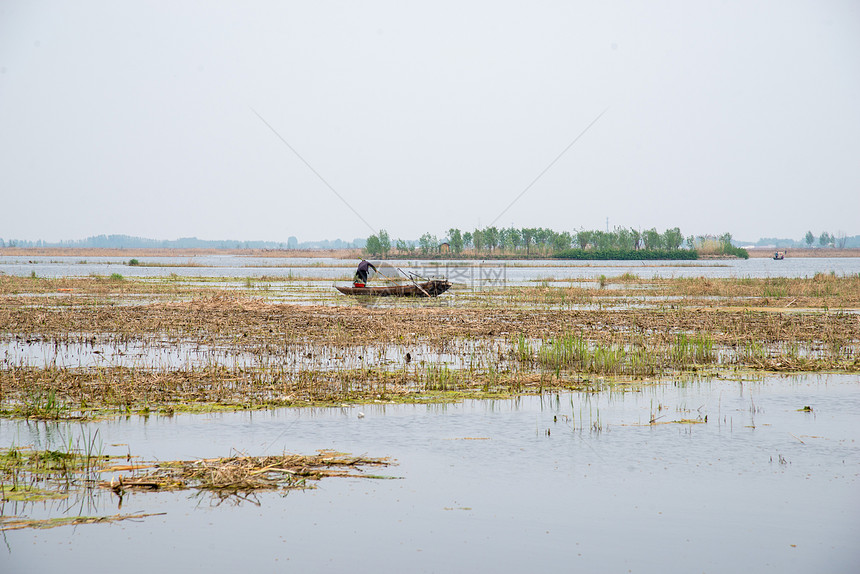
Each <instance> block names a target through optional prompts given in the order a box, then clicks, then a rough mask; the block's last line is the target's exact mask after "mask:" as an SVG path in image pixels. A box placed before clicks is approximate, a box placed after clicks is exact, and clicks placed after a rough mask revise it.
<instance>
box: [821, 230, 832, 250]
mask: <svg viewBox="0 0 860 574" xmlns="http://www.w3.org/2000/svg"><path fill="white" fill-rule="evenodd" d="M818 244H819V245H821V246H822V247H827V245H829V244H830V234H829V233H827V232H826V231H822V232H821V235H820V236H819V237H818Z"/></svg>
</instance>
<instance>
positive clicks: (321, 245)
mask: <svg viewBox="0 0 860 574" xmlns="http://www.w3.org/2000/svg"><path fill="white" fill-rule="evenodd" d="M364 245H365V241H364V239H361V238H357V239H355V240H353V241H352V242H347V241H343V240H342V239H334V240H328V239H326V240H322V241H305V242H302V243H299V241H298V239H296V238H295V237H294V236H290V237H288V238H287V241H286V242H282V241H236V240H232V239H216V240H209V239H197V238H196V237H182V238H180V239H166V240H162V239H147V238H145V237H134V236H131V235H94V236H92V237H87V238H86V239H77V240H71V241H57V242H46V241H42V240H41V239H39V240H36V241H27V240H24V239H10V240H8V241H4V240H3V239H0V247H73V248H88V247H93V248H131V249H141V248H145V249H352V248H356V247H358V248H362V247H364Z"/></svg>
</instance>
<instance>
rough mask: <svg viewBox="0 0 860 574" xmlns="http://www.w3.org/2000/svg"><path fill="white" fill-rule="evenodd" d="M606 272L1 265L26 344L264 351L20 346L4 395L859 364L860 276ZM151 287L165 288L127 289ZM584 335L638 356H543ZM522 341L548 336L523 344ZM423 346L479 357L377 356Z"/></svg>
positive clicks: (462, 386) (142, 399)
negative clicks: (307, 276) (550, 280)
mask: <svg viewBox="0 0 860 574" xmlns="http://www.w3.org/2000/svg"><path fill="white" fill-rule="evenodd" d="M608 283H609V284H610V287H620V288H605V289H600V288H599V287H597V286H595V287H594V288H589V289H583V288H578V287H565V286H557V287H550V286H541V287H524V288H511V289H507V290H501V291H498V292H494V293H489V294H486V295H483V294H479V295H476V296H474V298H470V297H473V296H472V295H471V294H461V295H455V297H458V298H462V299H463V300H464V301H465V303H462V304H458V305H457V306H437V305H432V306H415V307H412V306H410V307H392V308H368V307H364V306H362V305H358V304H356V305H354V306H344V307H332V306H321V305H318V306H303V305H287V304H277V303H270V302H266V301H263V300H260V299H255V298H253V297H250V296H248V295H247V293H243V292H242V291H224V290H223V289H222V290H207V289H205V288H193V289H191V288H187V287H182V286H181V285H173V284H171V283H169V282H168V283H158V284H155V285H153V284H150V283H148V282H140V281H112V280H110V279H99V278H95V279H94V278H87V279H80V280H74V279H64V280H40V279H30V278H10V277H7V278H2V280H0V338H3V337H5V338H6V340H9V339H14V340H15V341H16V344H19V345H23V346H26V345H28V344H30V342H31V341H32V342H34V343H33V344H39V345H44V344H48V345H52V346H59V345H64V344H66V343H76V344H81V345H90V346H93V345H106V346H108V347H111V348H115V349H117V350H119V351H122V349H123V348H124V347H123V346H124V345H127V344H130V343H134V344H137V345H138V346H140V347H143V348H146V347H147V345H153V344H158V345H175V344H182V345H185V346H190V347H193V348H200V349H210V350H216V351H219V352H222V353H224V354H226V355H227V356H229V357H237V356H240V355H241V356H243V357H251V358H252V360H251V361H250V362H247V361H245V362H242V361H239V362H238V363H236V364H231V363H229V361H228V363H227V364H225V363H217V362H216V363H212V364H205V365H204V366H201V365H200V364H193V363H189V364H187V365H167V366H159V365H146V364H144V365H138V366H134V367H132V366H116V365H115V366H110V367H78V368H71V367H57V366H55V365H50V364H49V365H40V366H34V365H30V364H23V363H21V364H16V363H15V362H14V361H12V362H9V361H8V360H7V361H5V363H4V364H2V366H0V409H2V411H3V412H5V413H6V414H7V415H12V416H31V417H39V416H46V417H57V416H65V417H69V416H71V417H74V416H92V415H93V414H96V415H98V414H99V413H100V412H127V413H131V412H140V413H141V414H145V413H148V412H150V410H152V411H153V412H161V413H165V414H169V413H171V412H172V411H173V410H174V409H175V410H182V409H185V410H193V409H195V408H213V406H220V407H226V408H234V409H236V408H261V407H273V406H285V405H303V404H332V403H338V402H352V401H363V400H376V399H380V400H409V401H412V400H433V399H434V397H435V396H436V393H438V392H439V391H456V392H468V393H472V394H476V393H483V394H484V395H485V394H487V393H490V394H492V393H515V392H528V391H530V390H532V389H543V388H548V387H555V388H580V387H582V386H583V385H585V386H587V385H588V384H589V378H590V377H592V376H594V375H603V374H607V375H619V374H634V375H636V376H642V375H646V376H651V375H653V376H664V375H666V374H667V373H671V372H675V371H688V372H697V371H700V370H701V369H702V368H707V369H714V368H735V367H745V368H756V369H772V370H787V371H791V370H821V369H836V370H843V371H851V372H853V371H857V370H860V352H858V348H860V314H858V313H856V312H850V311H849V312H846V311H839V310H837V311H833V309H839V308H840V307H841V308H849V309H850V308H851V306H857V304H858V302H860V278H856V277H854V278H851V277H835V276H831V275H819V276H816V277H814V278H810V279H740V280H738V279H704V278H698V279H671V280H665V279H651V280H644V279H638V278H635V277H631V276H627V277H624V278H616V279H611V278H610V279H609V280H608ZM66 288H71V289H76V290H79V291H80V292H81V293H80V294H79V295H77V296H76V297H78V298H77V299H74V300H73V301H71V302H68V303H65V302H64V300H65V295H63V296H60V297H51V296H48V295H50V294H51V293H53V292H54V291H55V290H58V289H66ZM148 290H155V291H157V292H158V293H159V297H160V298H158V299H155V300H151V302H149V303H145V304H141V303H134V300H133V299H132V300H127V301H125V304H121V305H118V304H115V303H116V301H117V298H118V299H120V300H121V299H122V298H129V297H131V296H133V295H136V294H140V293H146V292H148ZM107 295H110V297H108V296H107ZM80 297H83V300H84V301H86V302H85V303H84V304H81V303H80V301H81V299H80ZM87 297H89V299H87ZM643 297H648V298H650V299H649V300H648V301H644V299H643ZM164 298H166V299H168V300H162V299H164ZM74 301H78V302H77V303H75V302H74ZM640 305H641V307H640ZM682 336H690V337H693V336H696V337H700V338H701V337H704V338H706V340H707V341H706V342H707V345H708V346H713V347H714V349H715V351H714V357H715V358H712V359H709V360H707V361H704V362H701V361H698V360H697V359H695V358H689V357H687V356H686V355H684V357H683V359H682V360H675V359H673V358H672V357H673V355H672V353H673V349H674V347H673V346H677V344H678V338H679V337H682ZM571 337H577V338H580V339H582V340H584V341H585V343H586V344H587V345H588V346H589V347H590V349H591V350H592V351H593V352H594V353H597V354H600V353H603V354H606V353H610V354H612V353H615V354H617V355H619V356H621V357H622V358H621V359H620V360H619V361H616V362H614V363H612V364H610V365H609V366H601V365H603V364H604V363H600V364H597V363H594V362H593V361H592V362H589V363H588V365H589V366H588V367H587V368H585V367H581V366H569V365H558V366H556V367H552V366H550V365H548V364H547V363H546V361H543V362H542V361H537V360H536V355H535V353H536V352H537V351H536V349H538V348H539V347H540V346H541V343H542V342H543V343H546V344H550V343H551V342H552V341H555V340H563V339H570V338H571ZM523 341H526V346H529V345H533V346H534V350H532V351H528V352H521V351H520V350H519V349H518V346H522V345H523V343H522V342H523ZM416 348H421V349H425V350H427V351H428V352H434V353H441V354H445V355H446V356H449V357H455V358H456V359H457V360H458V361H461V362H462V363H463V364H464V365H466V367H462V368H461V367H454V368H449V367H448V366H447V365H440V364H435V363H432V362H431V363H427V364H424V363H422V364H420V365H417V364H416V363H415V362H413V363H412V364H407V363H405V362H401V363H396V364H394V365H391V364H388V363H386V362H385V360H383V359H373V357H374V356H376V357H384V356H385V354H386V352H387V351H388V350H391V349H396V350H397V353H399V355H397V356H400V357H405V355H406V352H407V351H410V350H411V351H412V352H413V353H415V350H416ZM305 355H307V357H305ZM526 355H528V356H526ZM317 357H322V358H321V359H318V358H317ZM338 357H345V358H344V359H342V360H341V359H338ZM470 357H473V358H471V359H470ZM398 360H402V359H398ZM48 397H50V400H48ZM48 404H50V407H49V406H47V405H48ZM58 405H59V406H58Z"/></svg>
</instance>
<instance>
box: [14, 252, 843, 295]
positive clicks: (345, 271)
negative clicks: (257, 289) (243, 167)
mask: <svg viewBox="0 0 860 574" xmlns="http://www.w3.org/2000/svg"><path fill="white" fill-rule="evenodd" d="M141 262H142V263H144V264H159V265H169V266H168V267H146V266H134V267H132V266H129V265H128V264H127V263H128V259H127V258H126V259H124V258H120V257H87V258H86V259H82V258H80V257H54V256H45V257H32V256H8V255H0V273H5V274H7V275H19V276H25V275H30V274H31V273H34V272H35V273H36V275H37V276H39V277H86V276H88V275H91V274H97V275H111V274H113V273H119V274H121V275H123V276H125V277H168V276H170V275H171V274H176V275H179V276H181V277H225V278H230V277H238V278H246V277H261V276H267V277H290V276H293V277H312V278H317V279H331V280H341V279H342V278H343V277H347V278H349V277H351V276H352V273H353V271H354V269H353V268H352V266H353V265H355V264H357V263H358V261H357V260H356V261H350V260H345V259H331V258H318V259H317V258H298V257H297V258H276V257H243V256H241V255H205V256H194V257H146V258H141ZM385 263H387V264H389V265H390V266H391V267H399V268H401V269H404V270H409V271H413V272H417V273H420V274H422V275H433V274H441V275H445V276H447V277H451V278H452V279H453V280H454V281H456V282H457V283H465V284H471V283H474V282H478V281H482V280H483V281H485V282H486V281H490V280H494V279H497V278H498V277H499V270H502V272H501V273H502V274H501V277H502V278H503V279H505V280H506V281H507V282H508V283H510V284H520V283H523V282H528V281H535V280H541V279H545V278H556V279H574V280H575V279H594V278H596V277H599V276H600V275H606V276H607V277H617V276H619V275H622V274H624V273H628V272H629V273H634V274H636V275H638V276H640V277H642V278H645V279H650V278H652V277H700V276H705V277H812V276H813V275H815V274H816V273H831V272H833V273H836V274H837V275H851V274H858V273H860V258H858V257H845V258H797V259H791V258H788V259H785V260H783V261H773V260H772V259H748V260H725V261H722V260H721V261H691V262H666V261H645V262H638V261H633V262H631V261H586V262H583V261H560V260H543V261H536V260H528V261H515V260H513V261H483V262H482V261H474V260H469V261H456V260H451V261H437V262H431V261H414V260H390V261H386V262H385ZM326 287H328V286H326Z"/></svg>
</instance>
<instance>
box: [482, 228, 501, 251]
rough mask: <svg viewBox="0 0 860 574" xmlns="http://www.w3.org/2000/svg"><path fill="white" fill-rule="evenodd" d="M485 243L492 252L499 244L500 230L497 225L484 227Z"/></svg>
mask: <svg viewBox="0 0 860 574" xmlns="http://www.w3.org/2000/svg"><path fill="white" fill-rule="evenodd" d="M484 243H485V244H486V245H487V247H489V248H490V252H492V251H493V250H494V249H495V248H496V246H497V245H498V244H499V230H498V229H497V228H495V227H487V228H486V229H484Z"/></svg>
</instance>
